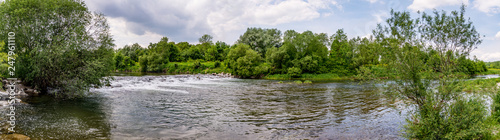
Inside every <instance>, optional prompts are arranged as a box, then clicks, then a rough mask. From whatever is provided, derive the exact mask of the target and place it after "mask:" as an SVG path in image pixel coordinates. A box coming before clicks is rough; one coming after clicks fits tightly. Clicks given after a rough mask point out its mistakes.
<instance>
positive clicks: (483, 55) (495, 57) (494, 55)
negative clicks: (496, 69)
mask: <svg viewBox="0 0 500 140" xmlns="http://www.w3.org/2000/svg"><path fill="white" fill-rule="evenodd" d="M472 55H475V56H476V57H477V58H478V59H479V60H483V61H485V62H492V61H500V52H491V51H481V50H475V51H473V52H472Z"/></svg>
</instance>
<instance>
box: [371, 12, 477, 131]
mask: <svg viewBox="0 0 500 140" xmlns="http://www.w3.org/2000/svg"><path fill="white" fill-rule="evenodd" d="M464 9H465V8H464V6H462V8H461V11H460V12H457V11H452V12H451V13H450V14H447V13H446V12H441V13H440V12H437V11H434V14H433V15H428V14H426V13H425V12H424V13H422V14H421V15H422V16H421V17H420V18H417V19H412V18H411V16H410V13H409V12H394V11H391V17H390V18H389V19H387V21H386V22H387V26H386V27H382V25H380V24H379V25H378V27H377V29H376V30H374V32H373V33H374V35H375V37H376V40H377V41H379V42H380V44H381V45H382V46H383V47H385V48H386V49H388V50H390V51H388V52H386V54H385V55H384V57H385V59H386V60H389V61H387V63H388V67H389V69H387V70H389V73H390V74H391V75H390V77H392V78H394V79H397V80H395V81H394V82H386V87H387V89H386V90H387V93H388V94H387V95H389V97H392V98H393V99H396V98H399V99H403V100H405V101H410V102H412V103H414V104H415V105H416V110H415V112H414V113H413V114H411V116H412V117H411V118H410V119H409V120H408V124H407V125H406V127H405V132H406V134H407V135H405V136H406V137H407V138H410V139H413V138H417V139H472V138H474V139H475V138H481V137H482V136H485V135H486V128H485V126H484V125H483V124H484V123H483V122H484V118H485V113H484V106H482V104H481V102H480V101H477V100H472V99H471V100H465V99H463V98H461V92H462V91H463V88H464V86H461V85H460V83H461V81H462V80H461V79H457V78H455V77H453V76H452V75H453V73H454V72H457V71H460V66H463V69H466V70H467V71H468V72H469V74H472V73H471V71H472V72H475V70H476V69H475V68H474V67H475V66H474V65H473V63H470V62H471V61H467V60H466V59H465V58H466V57H467V56H468V55H469V53H470V51H472V50H473V49H474V48H475V47H476V46H477V45H478V44H480V43H481V39H480V35H479V33H477V31H476V30H475V28H474V26H473V25H472V22H471V21H469V20H466V18H464V13H465V10H464ZM429 56H430V57H429ZM390 60H392V61H390ZM366 71H367V70H366V69H364V70H363V73H369V72H366ZM462 113H465V114H462Z"/></svg>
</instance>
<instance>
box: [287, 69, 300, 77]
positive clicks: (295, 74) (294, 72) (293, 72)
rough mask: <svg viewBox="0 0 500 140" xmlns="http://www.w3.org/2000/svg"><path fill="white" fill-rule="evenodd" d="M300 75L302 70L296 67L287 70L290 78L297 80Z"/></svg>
mask: <svg viewBox="0 0 500 140" xmlns="http://www.w3.org/2000/svg"><path fill="white" fill-rule="evenodd" d="M301 74H302V70H300V69H299V68H296V67H291V68H288V75H290V77H292V78H299V77H300V75H301Z"/></svg>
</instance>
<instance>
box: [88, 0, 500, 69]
mask: <svg viewBox="0 0 500 140" xmlns="http://www.w3.org/2000/svg"><path fill="white" fill-rule="evenodd" d="M85 2H86V3H87V5H88V7H89V8H90V9H91V10H93V11H99V12H102V13H104V14H105V15H106V16H107V17H108V20H109V23H110V27H111V31H112V34H113V36H114V39H115V40H116V41H115V44H116V45H117V47H123V46H124V45H126V44H132V43H139V44H141V45H143V47H146V46H147V45H148V44H149V43H150V42H157V41H159V40H160V38H161V37H163V36H166V37H168V38H170V40H172V41H175V42H181V41H187V42H190V43H197V39H198V38H199V37H201V36H202V35H203V34H210V35H212V36H213V37H214V40H216V41H217V40H220V41H224V42H227V43H229V44H233V43H234V42H235V41H236V40H237V39H238V37H239V36H240V35H241V34H243V33H244V31H245V30H246V28H248V27H263V28H278V29H280V30H282V31H285V30H288V29H293V30H297V31H304V30H312V31H313V32H325V33H328V34H329V35H331V34H333V33H334V32H335V31H336V30H337V29H340V28H344V29H345V30H346V32H347V33H348V35H349V37H354V36H368V35H369V34H371V30H372V29H373V28H375V25H376V24H377V23H381V22H383V21H384V20H385V19H386V18H387V17H388V16H389V14H388V13H389V11H390V9H392V8H394V9H395V10H407V11H411V12H416V11H429V10H432V9H442V8H444V9H445V10H448V9H451V10H456V9H458V8H459V6H460V5H461V4H466V5H467V7H468V8H467V13H468V16H470V17H472V20H473V21H474V25H475V26H476V27H477V28H478V30H479V32H480V33H481V34H483V35H485V36H486V38H485V40H484V43H483V44H486V45H482V46H480V47H479V48H480V49H481V48H484V49H483V50H480V51H476V52H478V53H476V55H478V58H480V59H483V60H486V61H491V60H494V59H498V60H500V56H498V57H496V56H495V55H487V53H490V52H496V53H500V49H499V48H497V47H495V46H498V45H497V44H498V43H500V37H498V36H500V35H498V33H500V18H499V13H500V1H499V0H410V1H400V0H85ZM446 8H448V9H446ZM475 20H477V21H475ZM483 46H484V47H483ZM486 49H488V50H493V51H486ZM479 53H481V54H479ZM491 54H492V53H491ZM479 55H481V56H479ZM482 56H487V58H486V57H482Z"/></svg>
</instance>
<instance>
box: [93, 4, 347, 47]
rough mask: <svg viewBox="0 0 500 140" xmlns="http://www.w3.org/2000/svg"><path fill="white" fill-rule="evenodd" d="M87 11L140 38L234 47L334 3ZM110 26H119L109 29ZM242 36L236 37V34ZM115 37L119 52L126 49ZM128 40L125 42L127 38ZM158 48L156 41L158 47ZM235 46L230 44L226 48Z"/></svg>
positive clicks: (159, 6)
mask: <svg viewBox="0 0 500 140" xmlns="http://www.w3.org/2000/svg"><path fill="white" fill-rule="evenodd" d="M86 2H87V4H88V5H89V8H90V9H92V10H98V11H102V12H103V13H104V14H105V15H107V16H108V17H111V18H121V19H123V21H122V22H124V23H120V25H116V27H114V28H116V29H115V30H121V31H120V32H129V34H135V35H137V36H143V35H146V33H148V32H149V33H151V34H149V35H154V34H156V35H163V36H167V37H169V38H170V37H172V38H170V39H171V40H176V39H177V40H178V41H191V43H196V40H197V38H199V37H200V36H202V35H203V34H211V35H213V36H214V40H221V41H226V42H227V41H228V40H231V41H234V38H230V37H234V36H235V34H236V36H237V35H238V34H241V33H239V32H241V31H242V30H245V29H246V28H247V27H252V26H276V25H279V24H284V23H290V22H296V21H307V20H312V19H316V18H319V17H321V16H328V15H330V14H331V13H332V11H331V10H328V9H332V7H336V8H339V9H341V8H342V7H341V6H340V5H339V4H338V3H337V2H336V0H307V1H303V0H219V1H212V0H183V1H178V0H165V1H154V2H153V1H147V2H145V1H121V0H108V1H101V0H87V1H86ZM110 26H112V27H113V26H115V23H111V24H110ZM236 32H238V33H236ZM113 35H115V40H116V44H117V46H121V45H124V44H122V43H123V42H119V41H120V40H123V39H122V38H121V36H122V35H117V34H113ZM123 37H125V36H123ZM154 42H156V41H154ZM228 43H232V42H228Z"/></svg>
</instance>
